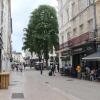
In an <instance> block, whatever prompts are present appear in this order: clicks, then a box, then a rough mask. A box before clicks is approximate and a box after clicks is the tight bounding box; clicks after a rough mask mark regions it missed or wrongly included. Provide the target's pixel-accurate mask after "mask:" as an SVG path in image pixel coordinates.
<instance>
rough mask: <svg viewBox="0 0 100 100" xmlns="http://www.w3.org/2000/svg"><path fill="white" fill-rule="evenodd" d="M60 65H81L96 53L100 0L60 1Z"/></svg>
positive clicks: (99, 22) (99, 25) (99, 28)
mask: <svg viewBox="0 0 100 100" xmlns="http://www.w3.org/2000/svg"><path fill="white" fill-rule="evenodd" d="M58 9H59V10H58V21H59V44H60V47H59V51H57V53H58V54H59V64H60V67H62V66H64V65H65V64H71V65H73V66H77V65H80V64H81V63H82V58H83V57H84V56H87V55H89V54H92V53H94V52H96V49H97V42H98V43H99V39H100V38H99V37H100V35H99V34H100V0H58Z"/></svg>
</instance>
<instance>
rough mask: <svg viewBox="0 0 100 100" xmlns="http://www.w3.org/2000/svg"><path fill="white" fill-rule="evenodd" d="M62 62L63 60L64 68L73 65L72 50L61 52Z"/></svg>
mask: <svg viewBox="0 0 100 100" xmlns="http://www.w3.org/2000/svg"><path fill="white" fill-rule="evenodd" d="M61 60H62V66H65V65H69V64H72V61H71V50H66V51H63V52H61Z"/></svg>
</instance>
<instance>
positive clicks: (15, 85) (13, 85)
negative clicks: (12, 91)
mask: <svg viewBox="0 0 100 100" xmlns="http://www.w3.org/2000/svg"><path fill="white" fill-rule="evenodd" d="M16 85H17V84H10V85H9V86H16Z"/></svg>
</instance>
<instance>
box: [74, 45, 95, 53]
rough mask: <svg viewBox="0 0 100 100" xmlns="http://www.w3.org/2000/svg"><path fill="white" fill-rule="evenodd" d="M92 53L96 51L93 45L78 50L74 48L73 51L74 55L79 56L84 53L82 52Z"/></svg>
mask: <svg viewBox="0 0 100 100" xmlns="http://www.w3.org/2000/svg"><path fill="white" fill-rule="evenodd" d="M90 51H91V52H92V51H95V47H94V45H93V44H90V45H84V46H81V47H79V48H78V47H77V48H73V49H72V54H79V53H82V52H87V53H88V52H90Z"/></svg>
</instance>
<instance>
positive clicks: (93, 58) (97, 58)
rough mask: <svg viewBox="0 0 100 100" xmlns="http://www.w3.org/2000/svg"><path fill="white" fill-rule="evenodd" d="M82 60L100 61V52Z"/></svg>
mask: <svg viewBox="0 0 100 100" xmlns="http://www.w3.org/2000/svg"><path fill="white" fill-rule="evenodd" d="M82 60H90V61H100V52H96V53H93V54H91V55H89V56H86V57H84V58H82Z"/></svg>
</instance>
